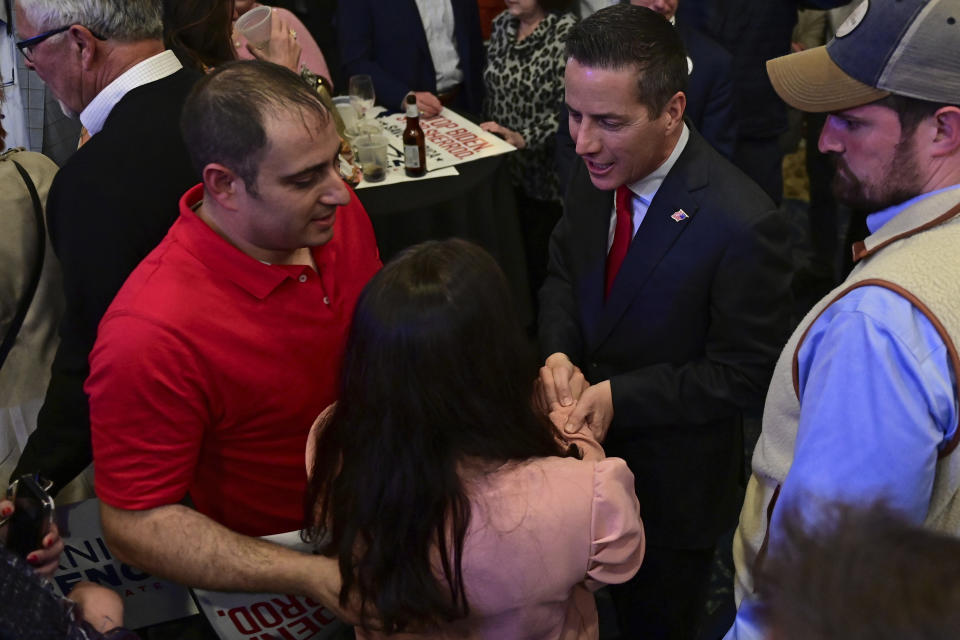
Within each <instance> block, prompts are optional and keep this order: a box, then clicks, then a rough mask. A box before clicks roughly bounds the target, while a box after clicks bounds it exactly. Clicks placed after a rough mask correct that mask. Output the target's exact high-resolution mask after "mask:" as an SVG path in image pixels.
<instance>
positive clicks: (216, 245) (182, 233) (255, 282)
mask: <svg viewBox="0 0 960 640" xmlns="http://www.w3.org/2000/svg"><path fill="white" fill-rule="evenodd" d="M202 200H203V185H202V184H198V185H196V186H195V187H192V188H191V189H190V190H189V191H187V192H186V193H185V194H183V197H181V198H180V220H179V221H178V224H177V225H176V226H175V227H174V229H175V231H174V233H175V234H176V239H177V241H178V242H180V243H181V244H183V245H184V246H185V247H186V249H187V251H189V252H190V253H191V254H192V255H193V256H194V257H196V258H197V260H199V261H200V262H202V263H203V264H204V265H205V266H206V267H207V268H208V269H210V270H211V271H213V272H214V273H216V274H217V275H219V276H220V277H224V278H227V279H228V280H230V281H231V282H233V283H234V284H236V285H237V286H239V287H240V288H241V289H243V290H244V291H247V292H248V293H249V294H250V295H252V296H254V297H256V298H258V299H261V300H262V299H264V298H266V297H267V296H269V295H270V294H271V293H273V291H274V290H276V288H277V287H279V286H280V285H281V284H283V282H284V281H285V280H287V279H292V278H297V277H299V276H300V275H301V274H302V273H304V272H305V271H306V270H308V269H310V267H308V266H306V265H285V264H267V263H265V262H261V261H260V260H257V259H256V258H253V257H251V256H248V255H247V254H245V253H244V252H243V251H241V250H240V249H238V248H236V247H235V246H233V245H232V244H230V243H229V242H227V240H225V239H224V238H222V237H221V236H220V234H218V233H217V232H216V231H214V230H213V229H212V228H210V226H209V225H208V224H207V223H206V222H204V221H203V220H202V219H201V218H200V216H198V215H197V214H196V212H195V211H194V209H195V208H196V207H197V205H199V204H200V202H201V201H202ZM322 248H323V247H316V248H314V249H312V252H313V254H314V260H315V261H316V262H317V267H318V268H322V266H321V265H322V263H323V259H322V258H321V257H320V256H319V255H318V249H322Z"/></svg>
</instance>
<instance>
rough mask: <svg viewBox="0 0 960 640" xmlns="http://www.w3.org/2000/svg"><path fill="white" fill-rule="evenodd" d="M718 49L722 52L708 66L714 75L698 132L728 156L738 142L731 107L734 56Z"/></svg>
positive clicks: (731, 155) (723, 154) (729, 157)
mask: <svg viewBox="0 0 960 640" xmlns="http://www.w3.org/2000/svg"><path fill="white" fill-rule="evenodd" d="M719 48H720V47H717V49H719ZM719 53H720V54H723V55H720V56H719V57H718V59H717V60H715V61H714V67H713V69H712V70H711V71H713V72H715V73H716V76H715V77H714V79H713V82H712V83H711V84H710V91H709V92H708V93H707V104H706V105H704V109H703V120H702V122H701V124H700V128H701V131H700V133H702V134H703V137H704V138H706V140H707V142H709V143H710V146H712V147H713V148H714V149H716V150H717V152H718V153H720V155H722V156H723V157H725V158H727V159H728V160H729V159H732V158H733V152H734V150H735V148H736V143H737V118H736V115H735V114H734V110H733V73H732V71H731V70H730V66H731V65H732V64H733V58H732V57H731V56H730V55H729V54H728V53H726V52H725V51H720V52H719Z"/></svg>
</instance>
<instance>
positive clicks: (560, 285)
mask: <svg viewBox="0 0 960 640" xmlns="http://www.w3.org/2000/svg"><path fill="white" fill-rule="evenodd" d="M569 234H570V227H569V222H568V220H567V216H563V217H561V218H560V221H559V222H558V223H557V226H556V227H554V229H553V233H552V234H550V245H549V248H548V251H549V257H548V262H547V277H546V279H545V280H544V282H543V286H542V287H541V288H540V313H539V316H538V323H537V324H538V336H539V340H540V351H541V355H542V356H543V357H544V358H546V357H547V356H549V355H550V354H551V353H556V352H558V351H559V352H561V353H565V354H567V356H569V357H570V359H571V360H572V361H573V362H575V363H576V362H580V359H581V356H582V353H583V348H584V345H583V337H582V332H581V331H580V321H579V313H578V311H577V306H576V300H575V296H574V292H573V283H572V281H571V274H570V271H569V269H568V268H567V265H566V260H567V256H566V255H565V250H564V247H569V246H570V244H571V242H572V240H570V239H568V236H569Z"/></svg>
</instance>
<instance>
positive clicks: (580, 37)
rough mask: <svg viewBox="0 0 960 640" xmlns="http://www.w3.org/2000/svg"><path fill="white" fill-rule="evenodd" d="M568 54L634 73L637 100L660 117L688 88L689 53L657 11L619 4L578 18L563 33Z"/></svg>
mask: <svg viewBox="0 0 960 640" xmlns="http://www.w3.org/2000/svg"><path fill="white" fill-rule="evenodd" d="M566 56H567V58H573V59H575V60H576V61H577V62H579V63H580V64H582V65H584V66H588V67H596V68H599V69H615V70H621V69H629V68H633V69H636V71H637V99H638V100H639V101H640V103H641V104H642V105H644V106H645V107H646V108H647V110H648V111H649V112H650V114H649V115H650V117H651V118H656V117H658V116H659V115H660V114H661V113H662V112H663V109H664V107H665V106H666V105H667V102H669V100H670V98H671V97H673V95H674V94H675V93H677V92H678V91H686V88H687V53H686V50H685V49H684V47H683V41H681V40H680V36H679V35H678V34H677V30H676V29H675V28H674V27H673V25H671V24H670V22H668V21H667V19H666V18H664V17H663V16H661V15H660V14H659V13H657V12H656V11H651V10H650V9H647V8H646V7H637V6H633V5H629V4H618V5H613V6H611V7H607V8H606V9H601V10H600V11H597V12H596V13H594V14H593V15H591V16H590V17H589V18H586V19H585V20H582V21H580V22H578V23H577V24H576V25H574V26H573V27H572V28H571V29H570V32H569V34H568V35H567V46H566Z"/></svg>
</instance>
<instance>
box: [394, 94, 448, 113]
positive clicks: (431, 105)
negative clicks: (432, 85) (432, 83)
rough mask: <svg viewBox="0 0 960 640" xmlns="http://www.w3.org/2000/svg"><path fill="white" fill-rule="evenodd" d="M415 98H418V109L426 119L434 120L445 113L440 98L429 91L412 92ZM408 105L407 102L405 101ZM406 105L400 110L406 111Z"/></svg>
mask: <svg viewBox="0 0 960 640" xmlns="http://www.w3.org/2000/svg"><path fill="white" fill-rule="evenodd" d="M410 93H412V94H413V95H414V96H416V98H417V109H419V110H420V115H422V116H423V117H424V118H432V117H433V116H435V115H438V114H439V113H440V112H441V111H443V105H442V104H441V103H440V98H438V97H437V96H435V95H433V94H432V93H430V92H429V91H411V92H410ZM404 103H406V100H404ZM406 108H407V107H406V104H403V105H402V106H401V107H400V110H401V111H403V110H405V109H406Z"/></svg>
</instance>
